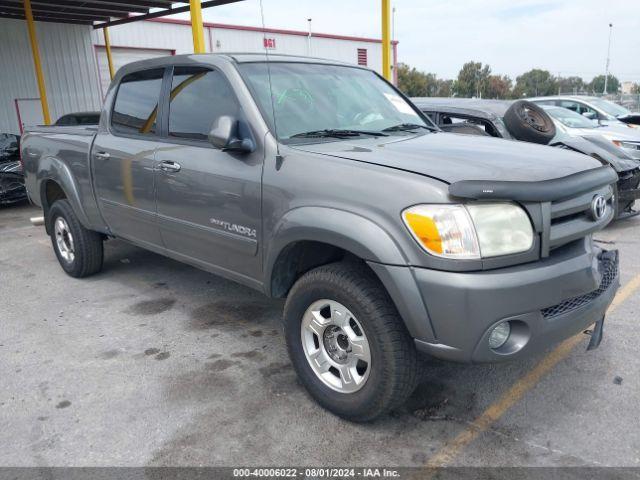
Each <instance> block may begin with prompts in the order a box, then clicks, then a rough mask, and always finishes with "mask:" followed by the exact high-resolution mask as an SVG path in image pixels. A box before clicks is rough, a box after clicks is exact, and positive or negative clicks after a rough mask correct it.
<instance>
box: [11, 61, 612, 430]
mask: <svg viewBox="0 0 640 480" xmlns="http://www.w3.org/2000/svg"><path fill="white" fill-rule="evenodd" d="M21 158H22V161H23V163H24V171H25V174H26V188H27V190H28V194H29V197H30V199H31V201H32V202H33V203H35V204H37V205H39V206H41V207H42V209H43V212H44V217H45V228H46V232H47V234H48V235H50V237H51V242H52V245H53V250H54V252H55V254H56V256H57V258H58V261H59V262H60V265H61V267H62V269H63V270H64V271H65V272H66V273H67V274H69V275H71V276H72V277H86V276H88V275H92V274H96V273H97V272H99V271H100V270H101V268H102V264H103V242H104V241H105V240H108V239H111V238H119V239H122V240H125V241H127V242H130V243H132V244H134V245H137V246H139V247H142V248H145V249H149V250H151V251H154V252H156V253H158V254H161V255H166V256H167V257H171V258H173V259H176V260H178V261H181V262H185V263H188V264H190V265H193V266H195V267H198V268H201V269H203V270H206V271H209V272H212V273H214V274H217V275H220V276H222V277H225V278H228V279H230V280H233V281H236V282H239V283H241V284H244V285H247V286H249V287H251V288H254V289H256V290H259V291H261V292H263V293H264V294H265V295H268V296H270V297H278V298H285V297H286V302H285V306H284V313H283V330H284V335H285V338H286V344H287V348H288V352H289V356H290V359H291V362H292V364H293V366H294V368H295V370H296V372H297V374H298V376H299V378H300V381H301V383H302V384H303V385H304V387H305V388H306V389H307V390H308V391H309V392H310V394H311V395H312V396H313V397H314V398H315V400H316V401H317V402H318V403H319V404H320V405H322V406H323V407H325V408H327V409H328V410H330V411H332V412H334V413H335V414H337V415H340V416H342V417H345V418H348V419H351V420H354V421H368V420H372V419H374V418H376V417H377V416H379V415H381V414H382V413H384V412H387V411H389V410H390V409H393V408H395V407H398V406H399V405H401V404H402V403H403V401H405V399H406V398H407V397H408V396H409V395H410V394H411V393H412V391H413V390H414V388H415V385H416V381H417V378H419V370H420V365H424V362H419V353H424V354H428V355H431V356H434V357H439V358H442V359H446V360H451V361H458V362H467V363H475V362H500V361H504V360H511V359H520V358H523V357H525V356H528V355H532V354H535V353H537V352H540V351H542V350H544V349H547V348H549V347H550V346H552V345H553V344H555V343H557V342H559V341H561V340H563V339H566V338H567V337H570V336H572V335H575V334H577V333H579V332H581V331H584V330H585V329H588V328H591V326H592V325H593V324H595V326H594V327H593V328H592V336H591V340H590V344H589V346H590V347H595V346H597V345H598V344H599V342H600V338H601V335H602V326H603V321H604V317H605V313H606V311H607V308H608V306H609V305H610V303H611V301H612V299H613V297H614V294H615V292H616V290H617V288H618V285H619V280H618V255H617V252H616V251H614V250H611V251H605V250H603V249H602V248H600V247H599V246H598V244H597V242H594V239H593V234H594V233H595V232H598V231H600V230H601V229H602V228H604V227H605V226H606V225H607V224H608V223H609V222H610V221H611V219H612V217H613V213H614V208H613V203H614V202H615V199H614V195H613V186H614V184H615V183H616V181H617V176H616V174H615V172H614V171H613V170H612V169H611V168H610V167H608V166H603V165H602V164H601V163H600V162H598V161H597V160H595V159H593V158H590V157H587V156H585V155H580V154H577V153H573V152H569V151H564V150H560V149H554V148H550V147H544V146H538V145H533V144H524V143H520V142H513V141H508V140H502V139H496V138H489V137H487V138H484V137H483V138H479V137H469V136H464V135H458V134H454V133H445V132H442V131H440V130H439V129H438V128H437V127H435V126H434V125H433V123H431V121H430V120H429V119H428V118H427V117H426V116H425V115H424V114H423V113H421V112H420V111H419V110H418V109H417V108H416V107H415V106H414V105H413V104H412V103H411V102H410V101H409V100H408V99H407V98H406V97H405V96H404V95H403V94H402V93H401V92H400V91H399V90H398V89H396V88H395V87H394V86H393V85H391V84H390V83H388V82H387V81H386V80H384V79H383V78H382V77H380V76H379V75H378V74H376V73H375V72H373V71H371V70H368V69H366V68H363V67H358V66H354V65H348V64H341V63H338V62H334V61H327V60H321V59H310V58H298V57H291V56H284V55H282V56H281V55H272V54H269V55H268V56H267V55H262V54H205V55H178V56H172V57H165V58H156V59H152V60H144V61H141V62H134V63H131V64H128V65H126V66H124V67H122V68H121V69H120V70H119V71H118V73H117V75H116V76H115V78H114V80H113V82H112V85H111V87H110V88H109V91H108V93H107V95H106V99H105V103H104V107H103V110H102V113H101V116H100V122H99V125H98V126H97V127H95V126H94V127H91V126H84V127H68V126H56V127H39V128H33V129H31V130H30V131H28V132H27V133H26V134H25V135H24V137H23V141H22V143H21Z"/></svg>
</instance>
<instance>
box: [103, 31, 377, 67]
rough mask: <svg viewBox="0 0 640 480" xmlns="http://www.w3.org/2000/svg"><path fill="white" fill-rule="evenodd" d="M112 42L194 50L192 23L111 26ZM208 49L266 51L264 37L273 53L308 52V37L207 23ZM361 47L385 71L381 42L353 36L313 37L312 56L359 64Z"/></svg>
mask: <svg viewBox="0 0 640 480" xmlns="http://www.w3.org/2000/svg"><path fill="white" fill-rule="evenodd" d="M109 34H110V37H111V45H112V46H118V47H130V48H158V49H172V50H175V52H176V54H178V55H179V54H181V53H192V52H193V40H192V36H191V27H190V26H189V25H183V24H177V23H167V22H157V21H155V22H150V21H143V22H137V23H129V24H125V25H118V26H116V27H111V28H110V29H109ZM204 34H205V44H206V48H207V51H208V52H264V46H263V37H264V36H266V37H267V38H274V39H275V40H276V48H275V50H273V52H274V53H286V54H290V55H309V51H308V46H307V45H308V44H307V37H306V36H303V35H292V34H287V33H265V34H263V33H262V32H259V31H252V30H243V29H242V27H239V28H237V29H235V28H221V27H210V26H205V32H204ZM93 41H94V43H95V44H96V45H104V39H103V37H102V32H99V31H94V32H93ZM358 48H364V49H366V50H367V54H368V55H367V57H368V60H369V67H370V68H373V69H374V70H377V71H378V72H381V71H382V44H380V43H376V42H364V41H358V40H351V39H338V38H323V37H312V39H311V52H310V55H311V56H313V57H322V58H329V59H332V60H338V61H341V62H349V63H354V64H357V62H358Z"/></svg>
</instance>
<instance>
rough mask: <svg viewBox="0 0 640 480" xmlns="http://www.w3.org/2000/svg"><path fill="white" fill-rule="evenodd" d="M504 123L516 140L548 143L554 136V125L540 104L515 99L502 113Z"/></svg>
mask: <svg viewBox="0 0 640 480" xmlns="http://www.w3.org/2000/svg"><path fill="white" fill-rule="evenodd" d="M504 124H505V127H507V130H509V133H510V134H511V135H513V137H514V138H515V139H516V140H522V141H523V142H532V143H541V144H542V145H546V144H548V143H549V142H550V141H551V139H552V138H553V137H555V136H556V126H555V125H554V124H553V120H551V117H550V116H549V115H548V114H547V112H545V111H544V110H543V109H542V108H541V107H540V106H538V105H536V104H535V103H532V102H527V101H526V100H517V101H515V102H513V104H512V105H511V106H510V107H509V108H508V109H507V111H506V112H505V114H504Z"/></svg>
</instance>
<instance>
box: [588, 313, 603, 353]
mask: <svg viewBox="0 0 640 480" xmlns="http://www.w3.org/2000/svg"><path fill="white" fill-rule="evenodd" d="M603 328H604V317H602V318H601V319H600V320H598V321H597V322H596V323H595V325H594V327H593V330H585V331H584V333H585V334H587V335H591V340H590V341H589V346H588V347H587V351H589V350H595V349H596V348H598V347H599V346H600V342H601V341H602V330H603Z"/></svg>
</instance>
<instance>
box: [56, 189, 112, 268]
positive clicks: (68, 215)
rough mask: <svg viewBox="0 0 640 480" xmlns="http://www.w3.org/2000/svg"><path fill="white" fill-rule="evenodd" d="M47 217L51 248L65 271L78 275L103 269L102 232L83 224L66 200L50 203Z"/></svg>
mask: <svg viewBox="0 0 640 480" xmlns="http://www.w3.org/2000/svg"><path fill="white" fill-rule="evenodd" d="M48 221H49V232H50V234H51V243H52V244H53V250H54V251H55V252H56V257H58V262H60V266H61V267H62V269H63V270H64V271H65V272H67V273H68V274H69V275H71V276H72V277H76V278H81V277H87V276H89V275H93V274H94V273H97V272H99V271H100V270H101V269H102V260H103V248H102V236H101V235H100V234H99V233H97V232H94V231H92V230H87V229H86V228H84V227H83V226H82V224H81V223H80V222H79V221H78V218H77V217H76V214H75V213H74V212H73V209H72V208H71V205H70V204H69V202H68V201H67V200H57V201H56V202H55V203H54V204H53V205H52V206H51V208H50V209H49V214H48Z"/></svg>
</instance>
